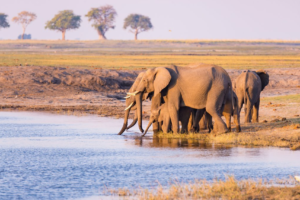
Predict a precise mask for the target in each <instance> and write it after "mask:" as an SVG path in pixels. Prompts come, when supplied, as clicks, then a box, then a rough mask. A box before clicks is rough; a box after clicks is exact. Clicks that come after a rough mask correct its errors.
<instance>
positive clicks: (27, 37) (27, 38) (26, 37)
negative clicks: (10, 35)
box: [18, 34, 31, 40]
mask: <svg viewBox="0 0 300 200" xmlns="http://www.w3.org/2000/svg"><path fill="white" fill-rule="evenodd" d="M18 39H22V35H19V36H18ZM23 39H24V40H31V34H24V36H23Z"/></svg>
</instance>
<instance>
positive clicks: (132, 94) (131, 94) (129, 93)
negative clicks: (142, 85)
mask: <svg viewBox="0 0 300 200" xmlns="http://www.w3.org/2000/svg"><path fill="white" fill-rule="evenodd" d="M137 93H139V91H135V92H133V93H131V92H128V93H127V94H128V95H130V96H135V95H136V94H137Z"/></svg>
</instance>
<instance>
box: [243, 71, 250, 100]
mask: <svg viewBox="0 0 300 200" xmlns="http://www.w3.org/2000/svg"><path fill="white" fill-rule="evenodd" d="M248 72H249V70H247V71H246V76H245V90H244V92H245V94H244V104H245V105H246V103H247V100H250V95H249V91H248V86H247V81H248Z"/></svg>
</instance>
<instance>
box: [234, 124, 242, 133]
mask: <svg viewBox="0 0 300 200" xmlns="http://www.w3.org/2000/svg"><path fill="white" fill-rule="evenodd" d="M235 132H237V133H239V132H241V126H240V125H238V126H237V127H236V128H235Z"/></svg>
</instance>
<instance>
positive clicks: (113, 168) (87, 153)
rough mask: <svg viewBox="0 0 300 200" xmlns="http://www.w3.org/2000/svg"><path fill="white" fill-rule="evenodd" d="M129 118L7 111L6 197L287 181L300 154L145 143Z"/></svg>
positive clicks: (1, 169)
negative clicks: (202, 182) (231, 180)
mask: <svg viewBox="0 0 300 200" xmlns="http://www.w3.org/2000/svg"><path fill="white" fill-rule="evenodd" d="M122 123H123V120H122V119H111V118H101V117H96V116H83V117H76V116H65V115H54V114H47V113H32V112H0V126H1V129H0V199H76V198H85V197H91V196H97V195H101V194H102V191H103V189H104V188H105V187H108V188H123V187H127V188H136V187H137V186H141V187H144V188H152V187H154V186H157V183H158V182H159V183H160V184H162V185H163V186H166V185H168V183H169V182H170V181H174V180H177V181H180V182H189V181H192V180H195V179H204V178H205V179H208V180H212V179H213V178H221V179H224V177H225V175H226V174H227V175H228V174H229V175H234V176H235V177H236V178H237V179H245V178H268V179H272V178H274V177H275V176H276V177H278V178H287V177H288V176H289V175H295V174H299V173H300V159H299V158H300V151H290V150H288V149H280V148H243V147H233V148H230V147H221V146H212V145H203V144H201V143H199V142H197V141H193V140H170V139H155V138H154V139H153V138H152V137H151V136H150V135H151V134H148V135H147V137H145V138H144V139H143V140H140V138H139V136H140V134H139V133H138V128H137V127H135V128H133V132H125V133H124V134H123V135H122V136H119V135H117V133H118V131H119V129H120V128H121V126H122Z"/></svg>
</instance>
